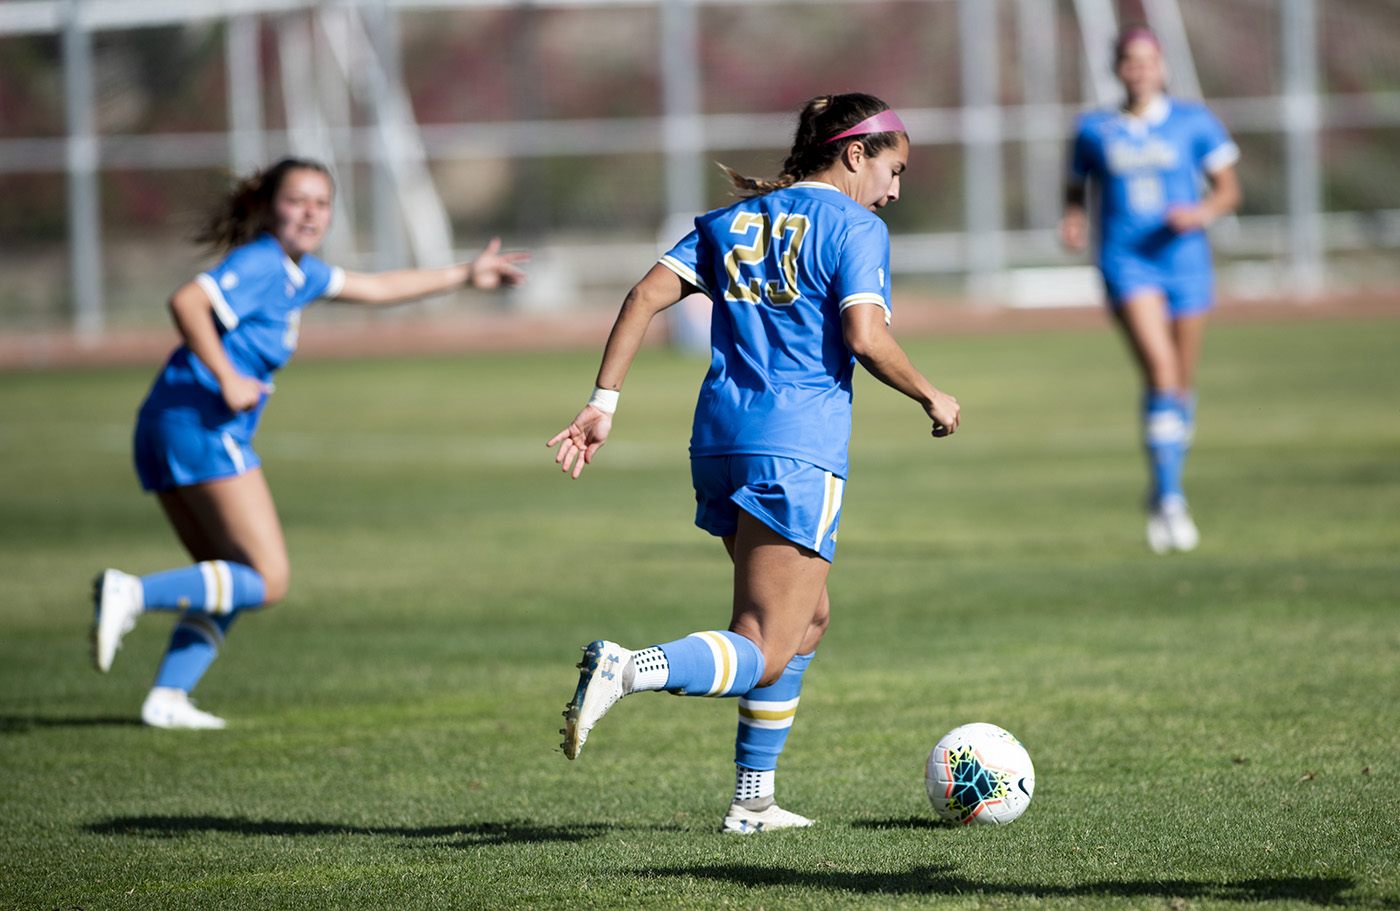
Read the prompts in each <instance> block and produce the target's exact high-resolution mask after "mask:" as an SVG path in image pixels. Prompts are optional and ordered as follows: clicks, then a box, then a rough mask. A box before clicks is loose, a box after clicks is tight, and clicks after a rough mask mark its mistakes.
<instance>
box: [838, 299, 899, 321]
mask: <svg viewBox="0 0 1400 911" xmlns="http://www.w3.org/2000/svg"><path fill="white" fill-rule="evenodd" d="M857 304H874V305H875V306H877V307H879V308H880V309H881V310H884V311H885V325H886V326H888V325H889V324H890V305H889V304H888V303H887V302H886V301H885V296H884V295H883V294H875V293H874V292H871V291H863V292H861V293H859V294H852V295H851V296H850V297H846V298H842V300H841V303H840V304H839V305H838V308H837V309H838V310H840V311H841V312H842V313H844V312H845V311H846V308H847V307H854V306H856V305H857Z"/></svg>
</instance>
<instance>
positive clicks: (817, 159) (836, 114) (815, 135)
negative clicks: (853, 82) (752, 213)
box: [720, 92, 904, 196]
mask: <svg viewBox="0 0 1400 911" xmlns="http://www.w3.org/2000/svg"><path fill="white" fill-rule="evenodd" d="M889 109H890V106H889V105H887V104H885V103H884V102H883V101H881V100H880V99H879V98H876V97H875V96H874V95H866V94H863V93H860V92H851V93H848V94H845V95H818V96H817V97H816V98H813V99H812V100H811V101H808V102H807V103H806V104H805V105H803V106H802V113H801V114H800V115H799V117H798V121H797V133H796V135H795V136H793V139H792V150H791V151H790V152H788V157H787V159H786V160H785V161H784V162H783V171H782V173H781V174H779V175H778V176H777V177H774V178H766V179H765V178H753V177H745V176H743V175H742V174H740V173H739V172H737V171H735V170H734V169H733V168H728V167H725V166H724V165H720V167H721V168H724V172H725V173H726V174H727V175H729V180H730V182H731V183H733V184H734V186H735V187H737V188H738V189H739V190H740V191H741V193H742V194H743V195H745V196H762V195H764V194H765V193H771V192H773V191H774V190H781V189H782V188H783V187H790V186H792V185H793V184H795V183H797V182H798V181H801V180H806V179H807V178H809V177H811V176H812V175H813V174H817V173H819V172H821V171H824V170H826V168H827V167H829V166H830V165H831V164H832V163H833V162H835V161H836V160H837V159H839V158H840V157H841V155H842V153H843V152H845V150H846V147H847V146H848V145H850V144H851V143H853V142H857V141H859V142H860V144H861V145H862V146H864V147H865V151H866V153H867V154H869V155H872V156H874V155H879V154H880V153H881V152H883V151H885V150H886V149H890V148H894V146H895V144H896V143H897V142H898V141H899V137H902V136H904V134H903V133H902V132H898V131H888V132H884V133H865V134H862V135H859V136H850V137H847V138H844V139H839V140H837V141H835V142H832V141H831V139H832V137H833V136H838V135H840V134H841V133H844V132H845V131H846V130H849V129H850V128H851V127H853V126H855V125H856V124H858V123H860V122H861V121H862V120H865V119H866V118H868V117H874V116H875V115H876V114H879V113H880V112H881V111H888V110H889Z"/></svg>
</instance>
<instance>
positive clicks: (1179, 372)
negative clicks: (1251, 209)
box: [1060, 28, 1240, 554]
mask: <svg viewBox="0 0 1400 911" xmlns="http://www.w3.org/2000/svg"><path fill="white" fill-rule="evenodd" d="M1114 50H1115V59H1116V61H1117V64H1116V72H1117V75H1118V78H1119V80H1120V81H1121V82H1122V83H1123V88H1124V89H1125V90H1126V92H1127V100H1126V101H1125V102H1124V104H1123V107H1122V109H1121V110H1118V111H1095V112H1091V113H1088V114H1085V115H1083V116H1082V117H1080V119H1079V122H1078V124H1077V127H1076V135H1075V139H1074V149H1073V152H1072V162H1071V166H1070V175H1069V181H1068V185H1067V187H1066V191H1065V214H1064V218H1063V220H1062V221H1061V223H1060V235H1061V238H1062V239H1063V240H1064V242H1065V244H1066V245H1067V246H1068V247H1070V248H1071V249H1073V250H1076V251H1078V250H1083V249H1084V247H1085V245H1086V240H1087V235H1088V224H1087V218H1086V215H1085V198H1086V193H1085V183H1086V181H1087V180H1089V179H1091V178H1092V179H1093V180H1094V181H1095V182H1096V183H1097V184H1098V191H1099V206H1098V208H1099V212H1098V218H1099V239H1098V244H1099V249H1098V262H1099V269H1100V271H1101V272H1102V273H1103V279H1104V285H1105V286H1106V288H1107V292H1108V300H1109V304H1110V306H1111V308H1112V310H1113V315H1114V317H1115V318H1116V320H1117V322H1118V324H1119V325H1120V326H1122V328H1123V331H1124V334H1125V336H1126V337H1127V339H1128V343H1129V345H1130V346H1131V348H1132V351H1133V355H1134V358H1135V359H1136V361H1137V364H1138V367H1139V369H1140V371H1141V373H1142V379H1143V383H1144V385H1145V387H1146V392H1145V394H1144V395H1143V399H1142V414H1143V433H1144V439H1145V443H1146V448H1147V453H1148V459H1149V462H1150V464H1151V475H1152V487H1151V493H1150V496H1149V498H1148V510H1149V512H1148V519H1147V544H1148V546H1149V547H1150V548H1151V549H1152V550H1153V551H1154V552H1156V553H1159V554H1161V553H1167V552H1168V551H1170V550H1173V549H1175V550H1181V551H1187V550H1193V549H1194V548H1195V547H1196V545H1197V544H1198V543H1199V541H1200V534H1199V532H1198V531H1197V529H1196V524H1195V522H1194V521H1193V520H1192V518H1191V513H1190V511H1189V510H1188V508H1187V505H1186V495H1185V492H1184V491H1183V489H1182V486H1181V473H1182V467H1183V465H1184V464H1185V461H1186V453H1187V450H1188V449H1189V448H1190V445H1191V439H1192V436H1193V435H1194V433H1195V423H1196V394H1195V377H1196V362H1197V360H1198V358H1199V356H1200V351H1201V341H1202V338H1203V336H1204V333H1205V324H1206V314H1207V313H1208V312H1209V311H1210V309H1211V308H1212V306H1214V303H1215V291H1214V278H1213V275H1212V270H1211V255H1210V245H1209V243H1208V241H1207V239H1206V235H1205V228H1206V226H1207V225H1209V224H1210V223H1211V222H1212V221H1214V220H1215V219H1217V218H1219V217H1221V216H1222V215H1226V214H1228V213H1230V212H1232V211H1234V209H1235V207H1236V206H1238V205H1239V203H1240V186H1239V180H1238V179H1237V178H1236V176H1235V162H1236V161H1237V160H1238V159H1239V154H1240V153H1239V148H1238V147H1237V146H1236V145H1235V144H1234V143H1233V142H1232V141H1231V140H1230V137H1229V135H1228V134H1226V132H1225V129H1224V127H1222V126H1221V125H1220V122H1219V121H1218V120H1216V119H1215V117H1214V115H1212V114H1211V112H1210V111H1209V110H1207V109H1206V108H1205V107H1204V106H1202V105H1199V104H1194V103H1191V102H1186V101H1181V100H1180V99H1176V98H1171V97H1169V96H1168V95H1166V94H1165V89H1166V67H1165V65H1164V64H1163V61H1162V48H1161V46H1160V45H1159V44H1158V42H1157V38H1156V36H1155V35H1153V33H1152V32H1150V31H1148V30H1146V29H1142V28H1133V29H1128V30H1127V31H1124V32H1123V34H1122V35H1121V36H1120V37H1119V38H1118V40H1117V43H1116V44H1115V49H1114ZM1202 177H1204V178H1205V181H1207V182H1208V183H1209V185H1210V193H1209V194H1208V195H1206V196H1205V197H1204V198H1203V197H1202V194H1201V183H1202Z"/></svg>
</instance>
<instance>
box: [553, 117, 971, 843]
mask: <svg viewBox="0 0 1400 911" xmlns="http://www.w3.org/2000/svg"><path fill="white" fill-rule="evenodd" d="M908 154H909V138H908V136H907V135H906V133H905V130H904V125H903V124H902V123H900V120H899V117H898V116H896V115H895V113H894V112H893V111H891V110H890V109H889V107H888V106H887V105H886V104H885V103H884V102H882V101H880V100H879V99H878V98H874V97H872V96H870V95H862V94H849V95H827V96H822V97H819V98H815V99H813V100H812V101H810V102H808V103H807V104H806V106H805V107H804V108H803V110H802V114H801V119H800V122H799V123H798V126H797V135H796V138H795V139H794V141H793V145H792V151H791V153H790V154H789V155H788V158H787V161H786V162H785V163H784V165H783V173H782V175H781V176H779V177H778V178H777V179H776V180H752V179H749V178H745V177H741V176H740V175H738V174H737V173H735V172H733V171H729V175H730V178H731V179H732V180H733V182H734V183H735V185H736V186H738V187H739V188H740V190H741V191H742V192H744V193H746V194H748V197H749V198H747V199H745V200H743V201H741V202H738V203H735V204H734V205H732V206H729V207H728V208H725V209H719V210H716V211H714V212H710V213H709V214H707V215H704V216H702V217H700V218H698V219H696V221H695V230H694V231H692V232H691V233H690V234H689V235H688V236H687V237H686V238H685V239H684V240H682V241H681V242H680V243H679V244H678V245H677V246H676V247H675V248H673V249H672V250H671V251H670V252H669V253H667V254H666V255H665V256H663V257H662V258H661V261H660V262H659V263H658V264H657V265H655V266H653V267H652V269H651V271H649V272H648V273H647V274H646V276H645V277H643V278H642V280H641V282H639V283H638V284H637V286H636V287H635V288H633V289H632V291H631V292H630V293H629V294H628V295H627V298H626V300H625V301H624V302H623V304H622V310H621V312H620V313H619V314H618V317H617V322H616V323H615V324H614V326H613V329H612V334H611V335H610V336H609V338H608V343H607V347H606V349H605V350H604V353H603V362H602V366H601V367H600V368H599V370H598V377H597V381H596V385H595V387H594V390H593V395H592V397H591V398H590V399H589V402H588V404H587V406H585V407H584V409H583V410H582V411H580V412H579V413H578V416H577V417H575V418H574V420H573V422H572V423H571V424H570V425H569V426H568V427H567V428H565V429H564V430H562V431H560V432H559V433H558V434H556V435H555V436H554V438H553V439H551V440H550V441H549V444H548V445H550V446H554V445H558V446H559V451H558V453H557V455H556V457H555V461H556V463H558V464H559V465H560V466H561V467H562V469H563V470H564V471H565V472H571V473H572V475H573V477H575V478H577V477H578V476H579V473H580V472H581V471H582V470H583V467H584V465H585V464H586V463H590V462H592V460H593V457H594V456H595V455H596V454H597V452H598V449H599V447H601V446H602V445H603V444H604V443H605V442H606V441H607V439H608V434H609V431H610V430H611V428H612V421H613V413H614V412H615V410H616V408H617V403H618V395H619V391H620V390H621V389H622V382H623V379H624V378H625V377H626V375H627V369H628V367H629V366H631V364H632V360H633V358H634V356H635V355H636V353H637V349H638V347H639V346H640V345H641V342H642V337H643V335H644V334H645V333H646V330H647V326H648V325H649V324H650V323H651V321H652V319H653V318H654V317H655V316H656V314H657V313H659V312H661V311H662V310H664V309H666V308H667V307H669V306H671V305H672V304H674V303H675V302H677V301H678V300H680V299H681V298H683V297H686V296H687V295H689V294H692V293H696V292H700V293H704V294H707V295H709V297H710V299H711V300H712V302H713V318H712V330H711V342H712V359H711V363H710V370H709V373H708V374H707V375H706V377H705V380H704V382H703V384H702V385H701V387H700V398H699V402H698V404H697V405H696V408H695V421H694V428H693V432H692V436H691V441H690V455H691V476H692V479H693V481H694V484H695V491H696V500H697V502H698V506H697V509H696V516H695V524H696V525H698V526H700V527H701V528H702V529H704V530H706V531H708V532H710V534H712V535H715V536H718V537H720V538H722V539H723V540H724V546H725V548H726V549H727V550H728V551H729V554H730V557H731V558H732V559H733V561H734V601H733V613H732V619H731V622H730V624H729V628H728V629H727V630H713V631H707V632H698V633H693V634H691V635H689V636H686V637H684V638H682V639H677V640H675V641H673V642H667V643H664V644H662V645H656V646H652V647H651V648H647V649H642V650H640V651H636V652H632V651H629V650H627V649H625V648H622V647H621V646H619V645H618V644H617V643H615V642H611V641H608V640H598V641H595V642H593V643H591V644H589V645H587V646H585V647H584V660H583V662H582V663H580V664H579V668H580V669H581V673H580V675H579V683H578V688H577V690H576V691H575V693H574V697H573V700H572V701H571V702H570V703H569V704H568V707H567V711H565V713H564V717H565V728H564V730H563V731H561V732H560V733H562V734H563V735H564V744H563V747H564V754H565V755H566V756H567V757H568V758H570V759H574V758H576V757H577V756H578V754H579V751H580V750H581V749H582V748H583V745H584V742H585V740H587V738H588V733H589V731H591V730H592V729H593V726H594V725H595V724H597V723H598V720H599V719H600V718H602V717H603V714H604V713H605V712H607V711H608V709H610V708H611V707H612V706H613V704H614V703H616V702H617V700H618V699H621V698H622V697H623V696H626V695H629V694H631V693H636V692H640V691H642V690H667V691H670V692H672V693H679V694H683V695H689V696H737V697H739V731H738V737H737V742H736V748H735V762H736V765H737V766H738V769H737V777H736V783H735V789H734V799H733V803H732V805H731V806H730V808H729V812H728V813H727V814H726V816H725V818H724V822H723V824H722V826H721V831H724V832H737V833H749V832H756V831H763V830H767V829H780V828H787V827H790V826H808V825H811V824H812V820H810V819H806V818H804V817H802V816H799V815H797V814H796V813H791V812H788V811H786V810H783V809H781V808H780V807H778V805H777V803H776V802H775V798H774V781H773V776H774V770H775V769H776V768H777V759H778V754H779V753H781V752H782V749H783V744H784V742H785V741H786V739H787V734H788V729H789V728H790V727H791V726H792V719H793V715H794V713H795V712H796V710H797V700H798V694H799V690H800V689H801V686H802V674H803V671H805V670H806V668H807V665H808V664H809V663H810V662H811V660H812V655H813V653H814V651H815V650H816V647H817V643H818V642H820V641H821V638H822V634H823V633H824V632H825V631H826V627H827V623H828V620H829V617H830V601H829V599H828V596H827V590H826V577H827V571H828V570H829V569H830V563H831V560H832V557H833V556H834V554H835V549H836V530H837V526H838V525H839V524H840V519H841V493H842V490H843V488H844V486H845V482H846V474H847V464H848V459H847V450H848V448H849V443H850V432H851V377H852V371H853V369H854V364H855V362H856V361H860V363H861V364H862V365H863V366H864V367H865V368H866V369H867V370H869V371H870V372H871V373H872V374H874V375H875V376H876V377H877V378H879V379H880V380H881V381H883V382H884V383H886V384H888V385H890V386H892V387H894V388H895V389H897V390H899V391H900V392H902V393H904V394H905V395H907V396H909V397H910V398H912V399H914V400H915V401H916V402H918V403H919V405H920V406H921V407H922V408H923V410H924V412H925V414H926V415H927V416H928V418H929V419H930V420H931V421H932V422H933V435H934V436H936V437H941V436H946V435H947V434H950V433H952V432H953V431H954V430H956V429H957V426H958V420H959V413H958V403H957V401H956V400H955V399H954V398H953V397H952V396H950V395H947V394H945V393H942V392H940V391H938V390H937V389H935V388H934V387H933V386H932V385H931V384H930V383H929V381H928V380H926V379H924V377H923V376H922V375H921V374H920V373H919V372H918V371H917V370H916V369H914V367H913V365H912V364H910V363H909V359H908V358H907V357H906V356H905V354H904V351H903V350H902V349H901V348H900V347H899V344H898V343H897V342H895V340H894V338H893V336H891V335H890V332H889V329H888V328H887V324H888V322H889V316H890V301H889V255H890V248H889V232H888V230H887V229H886V228H885V224H884V222H882V221H881V220H880V218H879V217H878V216H877V215H876V214H875V213H876V212H877V211H878V210H879V209H880V208H882V207H883V206H885V205H887V204H888V203H890V202H893V201H894V200H896V199H898V198H899V177H900V174H901V173H902V172H903V171H904V168H905V163H906V159H907V158H908Z"/></svg>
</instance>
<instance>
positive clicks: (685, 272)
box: [658, 255, 710, 294]
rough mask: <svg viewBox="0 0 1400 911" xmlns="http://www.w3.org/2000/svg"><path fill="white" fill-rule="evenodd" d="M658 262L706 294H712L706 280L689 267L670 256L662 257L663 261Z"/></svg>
mask: <svg viewBox="0 0 1400 911" xmlns="http://www.w3.org/2000/svg"><path fill="white" fill-rule="evenodd" d="M658 262H660V263H661V265H663V266H665V267H666V268H667V269H670V270H671V271H672V272H674V273H676V274H677V275H679V276H680V277H681V279H682V280H684V281H687V282H689V283H690V284H692V285H694V286H695V287H697V288H699V289H700V290H701V291H703V292H705V293H706V294H709V293H710V288H709V286H708V285H706V284H705V280H704V279H702V278H701V277H700V276H699V275H697V274H696V273H695V271H694V270H693V269H691V268H690V267H689V266H687V265H686V264H685V263H683V262H681V261H680V260H678V259H676V258H674V257H672V256H670V255H667V256H663V257H661V259H660V260H658Z"/></svg>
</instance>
